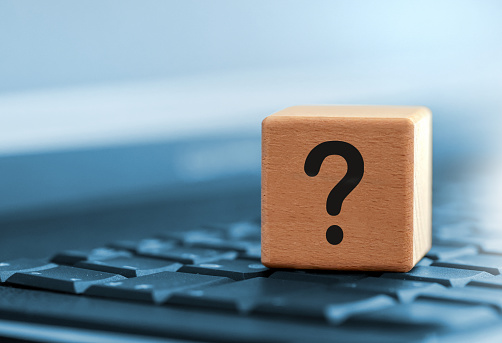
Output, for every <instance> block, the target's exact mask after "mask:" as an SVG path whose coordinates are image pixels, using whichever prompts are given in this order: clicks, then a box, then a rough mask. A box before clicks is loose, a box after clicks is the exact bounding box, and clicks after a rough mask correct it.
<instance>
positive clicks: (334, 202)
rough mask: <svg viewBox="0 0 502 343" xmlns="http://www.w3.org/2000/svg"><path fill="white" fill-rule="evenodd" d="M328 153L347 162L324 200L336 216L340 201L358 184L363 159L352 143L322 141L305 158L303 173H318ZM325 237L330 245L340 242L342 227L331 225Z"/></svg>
mask: <svg viewBox="0 0 502 343" xmlns="http://www.w3.org/2000/svg"><path fill="white" fill-rule="evenodd" d="M330 155H339V156H342V157H343V158H344V159H345V161H346V162H347V173H346V174H345V176H344V177H343V179H341V180H340V182H338V184H337V185H336V186H335V187H333V189H332V190H331V192H330V193H329V195H328V200H327V201H326V211H328V214H330V215H332V216H336V215H338V214H339V213H340V211H341V210H342V202H343V200H345V198H346V197H347V195H349V193H350V192H352V190H353V189H354V188H356V186H357V185H358V184H359V182H360V181H361V179H362V178H363V174H364V161H363V157H362V156H361V153H360V152H359V150H357V149H356V148H355V147H354V146H353V145H352V144H349V143H347V142H341V141H329V142H324V143H321V144H319V145H318V146H316V147H315V148H314V149H312V150H311V151H310V152H309V154H308V156H307V158H306V159H305V167H304V169H305V174H307V175H308V176H311V177H314V176H316V175H317V174H318V173H319V170H320V169H321V165H322V163H323V161H324V159H325V158H326V157H328V156H330ZM326 239H327V240H328V242H329V243H330V244H332V245H337V244H340V242H341V241H342V239H343V231H342V228H341V227H339V226H338V225H332V226H330V227H329V228H328V230H327V231H326Z"/></svg>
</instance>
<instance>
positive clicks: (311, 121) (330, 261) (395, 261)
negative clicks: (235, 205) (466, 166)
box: [262, 106, 432, 272]
mask: <svg viewBox="0 0 502 343" xmlns="http://www.w3.org/2000/svg"><path fill="white" fill-rule="evenodd" d="M431 137H432V132H431V113H430V111H429V110H428V109H427V108H425V107H397V106H295V107H290V108H287V109H285V110H282V111H280V112H278V113H276V114H273V115H271V116H269V117H267V118H266V119H265V120H264V121H263V126H262V262H263V264H265V265H266V266H268V267H275V268H302V269H332V270H361V271H363V270H372V271H400V272H404V271H408V270H410V269H411V268H412V267H413V266H414V265H415V264H416V263H417V262H418V261H419V260H420V258H422V257H423V256H424V255H425V254H426V253H427V251H428V250H429V249H430V246H431V193H432V192H431V184H432V162H431V161H432V149H431V147H432V141H431ZM326 141H343V142H347V143H350V144H352V145H353V146H354V147H356V148H357V149H358V150H359V152H360V153H361V155H362V157H363V159H364V175H363V177H362V179H361V181H360V183H359V184H358V185H357V186H356V187H355V188H354V190H352V192H351V193H350V194H349V195H348V196H347V197H346V198H345V200H344V201H343V205H342V209H341V212H340V213H339V214H338V215H336V216H331V215H329V214H328V213H327V211H326V200H327V197H328V194H329V193H330V191H331V190H332V188H333V187H334V186H335V185H336V184H337V183H338V182H339V181H340V180H341V178H342V177H343V176H344V175H345V173H346V172H347V163H346V162H345V159H344V158H342V157H341V156H336V155H333V156H328V157H327V158H326V159H325V160H324V162H323V163H322V166H321V169H320V171H319V173H318V175H317V176H315V177H310V176H308V175H306V173H305V171H304V164H305V159H306V157H307V155H308V154H309V152H310V151H311V150H312V149H313V148H314V147H316V146H317V145H318V144H320V143H322V142H326ZM331 225H338V226H340V227H341V228H342V230H343V233H344V238H343V240H342V242H341V243H340V244H338V245H331V244H330V243H329V242H328V241H327V240H326V230H327V228H328V227H330V226H331Z"/></svg>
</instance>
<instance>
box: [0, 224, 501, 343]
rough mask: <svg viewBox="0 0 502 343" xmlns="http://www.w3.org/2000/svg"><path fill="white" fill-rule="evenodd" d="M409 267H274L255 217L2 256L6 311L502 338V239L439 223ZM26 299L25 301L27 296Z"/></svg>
mask: <svg viewBox="0 0 502 343" xmlns="http://www.w3.org/2000/svg"><path fill="white" fill-rule="evenodd" d="M433 242H434V245H433V247H432V249H431V251H430V252H429V253H428V254H427V256H426V257H424V258H423V259H422V260H421V261H420V262H419V263H418V265H417V266H416V267H415V268H414V269H413V270H411V271H410V272H408V273H388V272H387V273H375V272H371V273H369V272H365V273H357V272H336V271H313V270H278V269H277V270H275V269H274V270H272V269H269V268H267V267H265V266H263V265H262V264H261V263H260V223H259V218H257V219H252V220H245V221H239V222H233V223H228V224H222V225H209V224H208V225H207V226H201V227H199V228H194V229H192V230H183V231H168V232H167V233H163V234H159V235H157V236H152V237H145V238H144V239H140V240H116V241H112V242H109V243H108V244H104V245H103V246H99V247H95V248H93V249H90V250H66V251H59V252H55V253H54V255H53V256H51V257H49V258H46V259H28V258H19V259H14V260H10V261H3V262H1V263H0V285H1V287H0V313H2V315H3V316H6V317H7V318H9V319H13V318H15V319H17V320H28V321H31V322H40V323H47V322H54V321H55V322H57V323H58V324H59V325H65V326H71V327H80V328H91V329H98V330H109V331H116V332H121V333H134V334H141V335H146V336H152V337H163V338H171V339H180V340H181V339H183V340H195V341H197V340H199V341H215V342H216V341H218V342H219V341H228V342H241V341H242V342H256V341H266V342H304V341H313V340H315V341H318V342H323V341H337V342H368V341H372V342H373V341H378V342H433V341H434V342H435V341H441V340H442V339H444V340H445V341H446V340H448V339H451V340H452V341H462V340H467V341H476V342H479V341H483V340H486V341H497V340H498V339H500V337H502V326H501V324H502V321H501V319H502V274H501V271H502V242H501V241H500V240H497V239H496V238H494V237H490V236H489V235H487V234H484V233H483V232H482V231H480V230H479V228H476V227H475V226H473V225H471V224H469V221H467V220H466V221H464V223H463V224H459V223H443V224H435V227H434V238H433ZM26 299H29V301H26Z"/></svg>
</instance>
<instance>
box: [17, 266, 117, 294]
mask: <svg viewBox="0 0 502 343" xmlns="http://www.w3.org/2000/svg"><path fill="white" fill-rule="evenodd" d="M124 279H125V277H123V276H121V275H115V274H110V273H103V272H97V271H94V270H87V269H80V268H75V267H68V266H58V267H55V268H50V269H44V270H39V271H35V272H23V273H16V274H14V275H12V276H11V277H10V278H9V280H8V282H9V283H11V284H15V285H22V286H29V287H34V288H42V289H49V290H52V291H60V292H66V293H74V294H80V293H83V292H84V291H85V290H86V289H87V288H89V287H90V286H92V285H94V284H98V283H104V282H112V281H120V280H124Z"/></svg>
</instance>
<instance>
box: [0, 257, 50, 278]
mask: <svg viewBox="0 0 502 343" xmlns="http://www.w3.org/2000/svg"><path fill="white" fill-rule="evenodd" d="M54 267H57V265H55V264H54V263H49V262H47V261H44V260H37V259H30V258H19V259H16V260H11V261H5V262H0V282H5V281H7V280H8V279H9V278H10V277H11V276H12V275H14V274H15V273H20V272H36V271H39V270H44V269H50V268H54Z"/></svg>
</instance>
